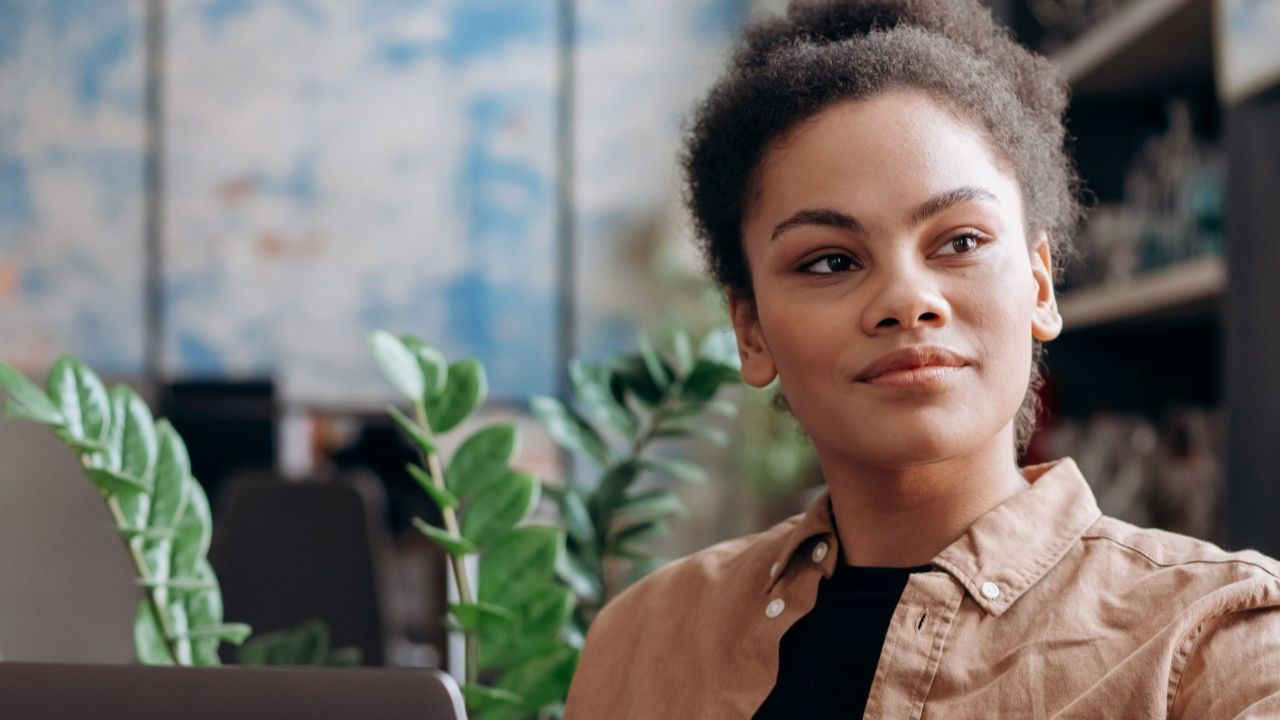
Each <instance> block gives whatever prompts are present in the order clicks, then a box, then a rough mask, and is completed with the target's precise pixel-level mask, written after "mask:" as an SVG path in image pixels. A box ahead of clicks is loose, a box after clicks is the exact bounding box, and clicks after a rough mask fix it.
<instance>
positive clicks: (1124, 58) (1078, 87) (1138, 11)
mask: <svg viewBox="0 0 1280 720" xmlns="http://www.w3.org/2000/svg"><path fill="white" fill-rule="evenodd" d="M1052 60H1053V61H1054V62H1055V63H1056V64H1057V65H1058V66H1059V67H1060V68H1062V70H1063V73H1064V74H1065V75H1066V78H1067V81H1068V82H1069V83H1070V85H1071V89H1072V94H1073V96H1074V97H1077V98H1079V97H1087V96H1097V97H1101V96H1115V95H1122V94H1126V93H1132V92H1140V93H1151V92H1160V91H1164V90H1168V89H1172V88H1186V87H1212V85H1213V0H1131V2H1130V3H1129V4H1127V5H1124V6H1123V7H1121V8H1120V9H1119V10H1118V11H1116V12H1115V13H1114V14H1113V16H1112V17H1107V18H1104V19H1103V20H1102V21H1101V22H1099V23H1098V25H1097V26H1096V27H1094V28H1091V29H1090V30H1088V31H1086V32H1085V33H1084V35H1082V36H1081V37H1080V38H1078V39H1077V40H1076V41H1075V42H1073V43H1072V44H1070V45H1069V46H1067V47H1065V48H1063V49H1062V50H1060V51H1058V52H1056V53H1054V54H1053V56H1052Z"/></svg>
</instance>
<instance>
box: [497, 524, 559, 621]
mask: <svg viewBox="0 0 1280 720" xmlns="http://www.w3.org/2000/svg"><path fill="white" fill-rule="evenodd" d="M563 549H564V533H563V532H562V531H561V530H559V529H558V528H553V527H546V526H540V525H528V526H525V527H520V528H516V529H515V530H512V531H511V532H509V533H507V534H506V535H504V536H502V538H500V539H499V540H498V542H497V543H495V544H494V546H493V547H492V548H491V549H490V550H489V552H488V553H486V554H485V555H484V556H483V557H482V558H480V589H479V598H478V599H479V601H480V602H482V603H489V604H491V605H501V606H503V607H506V608H512V607H518V606H519V605H520V603H522V602H524V601H525V600H527V599H528V598H529V597H530V596H531V595H532V594H533V593H534V592H536V591H537V590H538V588H540V587H544V586H546V585H547V584H549V583H550V582H551V581H552V579H553V577H554V574H555V567H556V560H557V558H558V557H559V556H560V555H561V554H562V553H563Z"/></svg>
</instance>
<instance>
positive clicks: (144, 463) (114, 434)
mask: <svg viewBox="0 0 1280 720" xmlns="http://www.w3.org/2000/svg"><path fill="white" fill-rule="evenodd" d="M0 386H2V387H3V388H4V389H5V390H6V391H7V392H8V394H9V397H10V399H9V401H8V402H7V403H6V404H5V410H6V412H7V413H8V414H9V415H10V416H12V417H16V418H20V419H23V420H29V421H32V422H37V423H40V424H42V425H45V426H48V427H49V428H50V430H52V431H53V433H54V435H56V436H57V437H58V438H60V439H61V440H62V441H63V442H65V443H66V444H67V445H68V446H69V447H71V448H72V449H73V450H74V451H75V452H76V453H77V454H78V455H79V456H80V461H81V463H82V464H83V466H84V470H85V476H86V477H87V478H88V479H89V481H90V482H91V483H93V485H94V487H96V488H97V489H98V491H99V492H100V493H101V494H102V498H103V500H104V501H105V502H106V503H107V507H108V508H109V509H110V511H111V514H112V517H113V518H114V521H115V530H116V532H117V533H118V534H119V535H120V538H121V540H122V541H123V542H124V545H125V547H126V549H127V550H128V551H129V556H130V558H131V559H132V560H133V564H134V568H135V571H136V573H137V582H138V585H139V587H140V588H141V591H142V595H143V599H142V601H141V602H140V603H139V605H138V611H137V614H136V616H135V619H134V645H135V648H136V650H137V654H138V660H139V661H140V662H143V663H146V664H157V665H173V664H178V665H217V664H218V652H217V650H218V644H219V643H221V642H230V643H233V644H238V643H240V642H243V641H244V639H245V638H246V637H247V636H248V634H249V628H248V626H246V625H242V624H238V623H231V624H227V623H223V620H222V595H221V591H220V590H219V587H218V580H217V577H216V576H215V575H214V573H213V569H212V568H211V567H209V563H208V560H207V558H206V555H207V553H208V551H209V540H210V533H211V526H212V519H211V517H210V514H209V501H208V498H206V497H205V494H204V490H203V489H202V488H201V487H200V483H199V482H197V481H196V479H195V478H194V477H192V475H191V462H190V459H189V458H188V457H187V449H186V445H185V444H183V442H182V438H181V437H179V436H178V433H177V432H176V431H174V429H173V427H172V426H171V425H170V424H169V423H168V421H166V420H159V421H156V420H155V419H153V418H152V416H151V411H150V409H149V408H148V407H147V404H146V403H145V402H144V401H143V400H142V398H140V397H138V395H137V394H136V393H135V392H134V391H133V390H131V389H130V388H129V387H127V386H125V385H117V386H116V387H114V388H112V389H111V391H110V392H107V389H106V388H105V387H104V386H103V384H102V381H101V380H99V379H98V376H97V375H95V374H94V373H93V371H92V370H90V369H89V368H88V367H87V366H86V365H85V364H84V363H82V362H80V361H79V360H77V359H76V358H74V357H72V356H70V355H64V356H62V357H61V358H59V359H58V360H57V362H55V363H54V365H53V367H52V368H51V369H50V371H49V375H48V378H47V380H46V382H45V388H46V389H45V390H44V391H41V390H40V388H39V387H37V386H36V385H35V384H33V383H32V382H31V381H29V380H27V379H26V378H25V377H23V375H22V374H21V373H19V372H18V371H17V370H15V369H13V368H12V367H9V366H8V365H5V364H3V363H0Z"/></svg>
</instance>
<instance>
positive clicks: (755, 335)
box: [726, 290, 778, 388]
mask: <svg viewBox="0 0 1280 720" xmlns="http://www.w3.org/2000/svg"><path fill="white" fill-rule="evenodd" d="M726 294H727V295H728V297H729V319H730V320H732V321H733V333H734V335H735V336H736V337H737V339H738V357H739V358H741V360H742V380H743V381H744V382H746V383H747V384H748V385H750V386H752V387H757V388H762V387H764V386H766V385H768V384H769V383H771V382H773V379H774V377H776V376H777V374H778V369H777V368H776V367H774V364H773V355H772V354H770V352H769V344H768V343H767V342H765V339H764V333H763V332H761V330H760V317H759V314H758V313H757V312H756V304H755V302H754V301H753V300H751V299H748V298H745V297H742V296H741V295H739V294H738V293H736V292H734V291H733V290H726Z"/></svg>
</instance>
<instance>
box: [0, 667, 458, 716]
mask: <svg viewBox="0 0 1280 720" xmlns="http://www.w3.org/2000/svg"><path fill="white" fill-rule="evenodd" d="M0 717H3V718H22V719H23V720H55V718H56V719H57V720H62V718H81V717H91V718H97V719H99V720H137V719H138V718H181V720H226V718H237V717H245V718H272V720H340V719H341V720H347V718H379V719H380V720H382V719H385V720H400V719H403V720H466V710H465V708H464V706H463V702H462V695H461V693H460V692H459V690H458V685H457V683H456V682H454V680H453V678H451V677H449V676H448V675H446V674H445V673H443V672H441V671H439V670H436V669H434V668H415V669H403V668H379V669H344V670H336V669H312V668H270V669H260V668H235V667H221V668H178V667H145V666H140V665H63V664H53V663H48V664H44V663H3V662H0Z"/></svg>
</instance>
